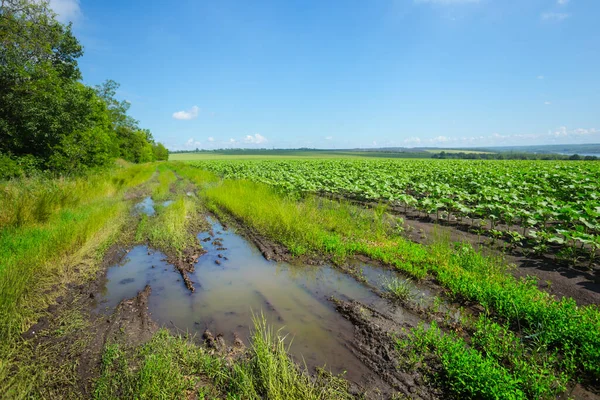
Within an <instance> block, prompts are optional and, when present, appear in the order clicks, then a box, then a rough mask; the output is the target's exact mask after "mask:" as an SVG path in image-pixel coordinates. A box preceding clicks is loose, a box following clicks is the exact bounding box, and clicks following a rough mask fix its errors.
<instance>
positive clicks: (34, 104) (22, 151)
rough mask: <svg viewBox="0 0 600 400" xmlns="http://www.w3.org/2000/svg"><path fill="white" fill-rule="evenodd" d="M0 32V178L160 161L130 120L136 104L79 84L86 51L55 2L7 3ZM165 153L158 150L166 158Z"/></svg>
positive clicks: (149, 140)
mask: <svg viewBox="0 0 600 400" xmlns="http://www.w3.org/2000/svg"><path fill="white" fill-rule="evenodd" d="M0 32H1V35H0V48H1V49H2V52H1V53H0V104H1V105H2V106H1V107H0V153H1V154H3V157H2V159H1V160H0V179H6V178H12V177H17V176H21V175H23V174H29V173H30V172H31V171H30V169H31V168H29V167H31V166H35V167H36V168H40V169H43V170H50V171H54V172H59V173H76V172H77V173H78V172H81V171H84V170H86V169H89V168H93V167H104V166H107V165H109V164H110V163H111V162H112V161H113V160H114V159H115V158H116V157H118V156H119V155H122V156H123V157H124V158H126V159H127V160H130V161H133V162H148V161H153V160H155V159H156V158H157V157H155V151H154V150H153V145H154V140H153V139H152V135H151V134H150V133H149V132H148V131H143V130H140V129H139V128H138V127H137V122H136V121H134V120H133V119H132V118H131V117H129V116H127V115H126V114H125V113H126V111H127V108H128V104H127V103H125V102H121V103H118V102H117V103H118V104H117V105H115V102H116V100H114V99H113V98H108V97H106V96H104V97H103V96H102V95H103V94H106V95H107V96H109V95H111V94H112V95H114V90H113V91H112V92H111V91H110V90H107V91H101V90H98V91H95V90H94V89H92V88H90V87H87V86H85V85H84V84H82V83H81V82H79V79H80V78H81V73H80V71H79V68H78V65H77V59H78V58H79V57H80V56H81V55H82V54H83V49H82V47H81V45H80V43H79V42H78V40H77V39H76V38H75V36H73V33H72V31H71V26H70V25H63V24H61V23H60V22H58V21H57V20H56V18H55V15H54V13H53V12H52V11H51V10H50V9H49V7H48V3H47V2H45V1H33V0H5V1H3V2H2V7H0ZM111 82H112V81H111ZM116 87H118V86H116V84H115V83H114V82H112V86H110V85H109V88H112V89H114V88H116ZM123 104H127V107H124V106H123ZM123 130H125V132H123ZM163 149H164V147H163V148H162V149H160V148H158V147H157V152H158V155H160V156H161V157H163V158H164V151H163ZM9 158H10V159H11V160H13V161H14V162H10V161H8V159H9ZM21 158H24V159H25V161H26V162H24V163H19V161H18V160H19V159H21ZM29 158H33V159H34V160H35V162H34V163H31V162H30V161H29ZM15 162H16V163H17V164H23V168H20V167H18V166H17V165H16V164H15Z"/></svg>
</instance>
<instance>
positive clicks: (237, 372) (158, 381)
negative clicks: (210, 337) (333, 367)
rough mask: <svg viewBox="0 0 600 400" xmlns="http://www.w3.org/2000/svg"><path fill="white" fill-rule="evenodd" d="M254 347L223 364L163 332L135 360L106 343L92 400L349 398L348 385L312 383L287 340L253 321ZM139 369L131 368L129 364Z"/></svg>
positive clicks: (321, 378)
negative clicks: (292, 356) (295, 359)
mask: <svg viewBox="0 0 600 400" xmlns="http://www.w3.org/2000/svg"><path fill="white" fill-rule="evenodd" d="M254 326H255V328H254V332H253V333H252V337H251V342H252V345H251V347H250V348H249V349H248V353H247V354H246V355H244V356H243V357H239V358H238V359H233V360H231V361H225V360H224V359H223V358H221V357H220V356H219V355H212V354H210V353H209V352H208V351H206V350H205V349H204V348H202V347H198V346H196V345H195V344H193V343H192V342H191V341H189V340H186V338H183V337H180V336H171V334H169V332H168V331H167V330H165V329H163V330H160V331H159V332H158V333H156V334H155V336H154V337H153V339H152V340H151V341H150V342H148V343H147V344H145V345H143V346H141V348H139V349H137V350H136V351H135V354H134V355H133V356H129V355H128V354H127V352H126V351H125V350H124V349H123V348H122V347H121V346H119V345H117V344H109V345H108V346H106V348H105V350H104V354H103V356H102V366H101V376H100V378H99V379H98V381H97V382H96V385H95V390H94V398H96V399H119V398H136V399H186V398H191V397H193V396H194V397H195V396H197V398H231V399H274V400H279V399H298V400H300V399H302V400H304V399H311V400H317V399H323V400H325V399H350V398H352V397H351V396H350V395H349V394H348V387H347V383H346V382H345V381H343V380H342V379H339V378H335V377H331V376H328V375H327V374H326V373H320V374H319V375H318V377H317V379H316V380H313V379H311V377H310V376H309V375H308V374H307V372H306V371H303V370H301V369H300V368H299V367H298V366H297V365H296V363H295V362H294V361H293V360H292V359H291V357H290V356H289V355H288V353H287V346H286V344H285V339H284V338H283V337H281V335H280V334H279V333H278V332H277V333H276V332H273V330H272V329H271V328H270V327H269V326H268V325H267V323H266V321H265V319H264V317H256V318H255V320H254ZM134 363H135V364H136V365H139V367H137V368H133V365H132V364H134Z"/></svg>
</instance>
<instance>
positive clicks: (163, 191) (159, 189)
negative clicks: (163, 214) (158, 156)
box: [152, 163, 177, 202]
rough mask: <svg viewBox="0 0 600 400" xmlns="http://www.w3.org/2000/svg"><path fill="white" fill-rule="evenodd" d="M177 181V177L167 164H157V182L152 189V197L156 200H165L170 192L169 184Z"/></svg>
mask: <svg viewBox="0 0 600 400" xmlns="http://www.w3.org/2000/svg"><path fill="white" fill-rule="evenodd" d="M176 181H177V177H176V176H175V173H174V172H173V170H172V169H170V168H169V166H168V164H166V163H162V164H160V165H159V166H158V183H157V185H156V186H155V187H154V188H153V190H152V198H153V199H154V201H156V202H160V201H165V200H167V199H168V198H169V197H170V195H171V193H170V189H171V186H172V185H173V184H174V183H175V182H176Z"/></svg>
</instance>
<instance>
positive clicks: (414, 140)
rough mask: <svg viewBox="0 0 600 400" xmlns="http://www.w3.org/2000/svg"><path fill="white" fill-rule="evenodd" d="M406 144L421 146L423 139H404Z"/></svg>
mask: <svg viewBox="0 0 600 400" xmlns="http://www.w3.org/2000/svg"><path fill="white" fill-rule="evenodd" d="M404 144H407V145H416V144H421V138H418V137H409V138H408V139H404Z"/></svg>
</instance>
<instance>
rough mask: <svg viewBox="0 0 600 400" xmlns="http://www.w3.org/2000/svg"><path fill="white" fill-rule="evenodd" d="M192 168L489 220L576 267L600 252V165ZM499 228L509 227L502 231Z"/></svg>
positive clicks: (377, 163) (333, 163) (219, 163)
mask: <svg viewBox="0 0 600 400" xmlns="http://www.w3.org/2000/svg"><path fill="white" fill-rule="evenodd" d="M190 165H194V166H196V167H198V168H202V169H205V170H208V171H211V172H214V173H216V174H218V175H220V176H223V177H225V178H234V179H248V180H252V181H256V182H262V183H267V184H269V185H271V186H274V187H276V188H279V189H281V190H283V191H284V192H285V193H319V194H333V195H341V196H345V197H349V198H353V199H359V200H365V201H377V202H381V201H383V202H386V203H388V204H391V205H394V206H399V207H402V208H403V209H404V210H407V209H408V210H409V211H410V210H411V209H413V210H414V209H416V210H418V211H419V212H420V213H425V214H427V215H436V218H437V219H438V220H439V219H441V218H442V216H444V217H445V219H446V220H447V222H453V221H457V222H461V221H463V222H462V223H464V219H466V218H468V219H469V220H470V222H471V225H472V224H473V223H474V222H475V220H483V221H484V225H488V224H489V225H490V226H491V228H492V229H496V233H497V234H499V236H504V237H506V238H507V239H508V240H511V241H513V242H515V241H516V242H519V241H520V242H523V243H524V242H529V243H530V244H532V245H533V246H539V245H548V244H550V243H552V244H553V245H559V246H565V247H567V248H568V250H569V252H568V254H566V256H565V257H566V258H568V259H569V260H570V261H573V262H577V260H578V256H579V255H582V256H584V257H588V259H589V261H590V264H591V263H592V262H593V260H594V259H595V257H596V253H597V250H598V247H600V246H596V245H594V244H593V243H595V242H597V241H600V239H598V237H599V236H600V224H599V223H598V221H600V207H598V201H599V200H600V164H598V163H593V162H582V163H571V162H562V161H552V162H550V161H548V162H546V161H475V160H473V161H469V162H465V161H460V160H458V161H456V160H360V159H359V160H347V159H346V160H345V159H329V160H318V159H316V160H315V159H313V160H229V161H224V160H211V161H195V162H190ZM451 217H452V218H451ZM499 224H504V225H505V227H503V228H502V230H499V229H498V228H497V226H498V225H499ZM518 225H520V226H518ZM546 248H547V247H546Z"/></svg>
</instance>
